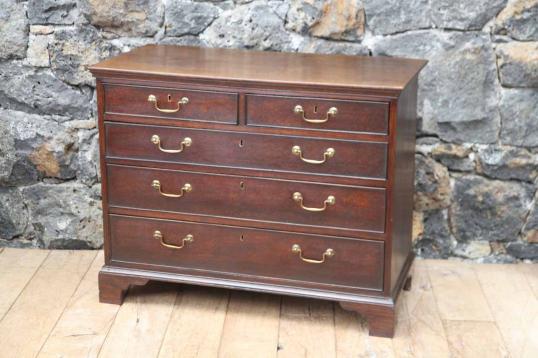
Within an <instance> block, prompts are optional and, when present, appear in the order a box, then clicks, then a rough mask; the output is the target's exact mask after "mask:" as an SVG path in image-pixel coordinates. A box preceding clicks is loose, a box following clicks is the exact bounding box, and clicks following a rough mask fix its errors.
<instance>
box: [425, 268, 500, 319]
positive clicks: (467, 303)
mask: <svg viewBox="0 0 538 358" xmlns="http://www.w3.org/2000/svg"><path fill="white" fill-rule="evenodd" d="M425 262H426V264H427V267H428V274H429V276H430V281H431V283H432V288H433V293H434V296H435V301H436V302H437V308H438V310H439V314H440V315H441V318H442V319H443V320H455V321H457V320H461V321H493V316H492V314H491V312H490V310H489V306H488V303H487V300H486V297H485V296H484V293H483V292H482V288H481V287H480V282H478V277H477V276H476V273H475V271H474V270H473V268H472V265H473V264H470V263H464V262H459V261H442V260H437V261H436V260H425Z"/></svg>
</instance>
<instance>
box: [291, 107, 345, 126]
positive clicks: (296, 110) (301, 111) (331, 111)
mask: <svg viewBox="0 0 538 358" xmlns="http://www.w3.org/2000/svg"><path fill="white" fill-rule="evenodd" d="M293 112H294V113H295V114H300V115H301V116H302V117H303V120H304V121H305V122H308V123H316V124H319V123H325V122H327V121H328V120H329V118H330V117H334V116H336V114H337V113H338V109H337V108H336V107H331V108H329V110H328V111H327V114H326V115H325V118H324V119H309V118H306V117H305V115H304V109H303V106H301V105H300V104H298V105H296V106H295V108H294V109H293Z"/></svg>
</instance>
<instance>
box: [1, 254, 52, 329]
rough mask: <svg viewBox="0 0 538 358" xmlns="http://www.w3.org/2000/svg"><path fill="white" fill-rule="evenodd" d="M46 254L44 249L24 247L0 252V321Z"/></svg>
mask: <svg viewBox="0 0 538 358" xmlns="http://www.w3.org/2000/svg"><path fill="white" fill-rule="evenodd" d="M48 255H49V251H46V250H24V249H4V251H3V252H2V253H1V254H0V292H1V293H2V294H1V295H0V321H1V320H2V318H3V317H4V316H5V315H6V313H7V311H8V310H9V308H10V307H11V306H12V305H13V303H14V302H15V300H16V299H17V297H19V295H20V293H21V292H22V290H23V289H24V287H25V286H26V285H27V284H28V282H29V281H30V279H31V278H32V277H33V276H34V274H35V273H36V271H37V269H38V268H39V267H40V266H41V264H42V263H43V261H45V259H46V258H47V256H48Z"/></svg>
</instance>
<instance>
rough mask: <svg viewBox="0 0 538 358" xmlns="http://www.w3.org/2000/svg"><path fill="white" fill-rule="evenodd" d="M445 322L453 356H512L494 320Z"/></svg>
mask: <svg viewBox="0 0 538 358" xmlns="http://www.w3.org/2000/svg"><path fill="white" fill-rule="evenodd" d="M444 324H445V329H446V332H447V338H448V343H449V347H450V351H451V353H452V356H453V357H458V358H478V357H487V358H501V357H502V358H508V357H510V356H509V354H508V351H507V350H506V347H505V346H504V343H503V340H502V337H501V334H500V333H499V331H498V329H497V326H496V325H495V323H494V322H476V321H475V322H473V321H445V322H444ZM514 358H515V357H514ZM517 358H519V357H517Z"/></svg>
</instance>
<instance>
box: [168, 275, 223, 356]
mask: <svg viewBox="0 0 538 358" xmlns="http://www.w3.org/2000/svg"><path fill="white" fill-rule="evenodd" d="M228 301H229V291H228V290H222V289H212V288H205V287H195V286H185V288H184V290H183V292H181V293H180V294H179V295H178V298H177V299H176V304H175V305H174V310H173V312H172V318H171V319H170V324H169V325H168V329H167V331H166V335H165V337H164V340H163V343H162V347H161V351H160V354H159V357H161V358H162V357H165V358H170V357H181V358H191V357H192V358H194V357H198V358H204V357H207V358H213V357H216V356H217V355H218V351H219V343H220V337H221V336H222V330H223V327H224V319H225V317H226V309H227V307H228Z"/></svg>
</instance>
